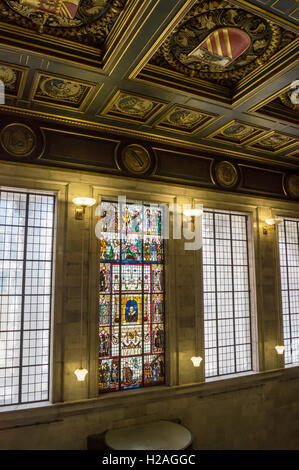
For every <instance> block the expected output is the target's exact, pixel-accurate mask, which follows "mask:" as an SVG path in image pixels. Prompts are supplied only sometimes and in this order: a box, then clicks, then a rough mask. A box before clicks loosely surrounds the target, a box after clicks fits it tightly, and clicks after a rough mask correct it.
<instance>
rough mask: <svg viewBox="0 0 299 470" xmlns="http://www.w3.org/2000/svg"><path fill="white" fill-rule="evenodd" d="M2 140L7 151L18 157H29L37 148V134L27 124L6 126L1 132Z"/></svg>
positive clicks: (0, 138) (0, 137)
mask: <svg viewBox="0 0 299 470" xmlns="http://www.w3.org/2000/svg"><path fill="white" fill-rule="evenodd" d="M0 142H1V145H2V147H3V149H4V150H5V152H7V153H8V154H9V155H12V156H13V157H18V158H23V157H29V156H31V155H32V154H33V152H34V151H35V149H36V135H35V133H34V131H33V130H32V129H31V128H30V127H28V126H26V125H25V124H19V123H13V124H8V125H7V126H5V127H4V128H3V129H2V131H1V134H0Z"/></svg>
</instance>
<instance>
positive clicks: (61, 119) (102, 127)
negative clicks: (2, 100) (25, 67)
mask: <svg viewBox="0 0 299 470" xmlns="http://www.w3.org/2000/svg"><path fill="white" fill-rule="evenodd" d="M1 110H3V111H5V112H8V113H12V114H17V115H20V116H22V117H24V116H30V117H33V118H40V119H45V120H48V121H51V122H52V123H53V122H58V123H61V124H64V125H69V126H76V127H79V128H80V127H82V128H87V129H90V130H98V131H100V132H105V133H113V134H116V135H120V136H124V137H130V138H132V131H131V130H129V129H124V128H122V127H117V126H113V125H111V124H103V123H98V122H94V121H93V122H92V121H84V120H82V119H78V118H75V117H73V118H67V117H65V116H53V114H49V113H45V112H42V111H36V110H27V109H24V108H19V107H15V106H5V105H0V111H1ZM134 138H135V139H139V138H140V139H143V140H145V141H149V142H154V143H155V144H157V143H161V144H169V145H172V146H174V145H175V146H179V147H183V148H185V149H191V150H203V151H206V152H207V153H213V155H214V154H215V153H216V154H217V153H218V154H224V155H226V156H227V154H228V153H230V155H231V156H234V157H237V158H241V159H243V160H250V161H252V160H255V161H257V162H262V163H266V164H268V165H279V166H284V167H287V168H294V169H296V170H297V169H298V165H295V164H293V163H290V162H286V161H278V160H276V159H271V158H269V157H261V156H259V155H248V153H242V152H240V151H235V150H233V149H222V148H221V147H212V146H210V145H209V146H208V145H204V144H199V143H195V142H194V143H191V142H188V141H186V140H180V139H174V138H172V137H168V136H167V137H166V136H161V135H156V134H151V133H145V132H142V131H139V130H134Z"/></svg>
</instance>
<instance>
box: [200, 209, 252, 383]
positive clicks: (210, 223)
mask: <svg viewBox="0 0 299 470" xmlns="http://www.w3.org/2000/svg"><path fill="white" fill-rule="evenodd" d="M203 279H204V338H205V375H206V377H215V376H220V375H227V374H235V373H240V372H245V371H250V370H252V352H251V351H252V346H251V308H250V284H249V266H248V237H247V215H246V214H235V213H228V212H216V211H209V210H206V211H204V215H203Z"/></svg>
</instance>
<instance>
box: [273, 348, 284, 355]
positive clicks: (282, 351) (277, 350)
mask: <svg viewBox="0 0 299 470" xmlns="http://www.w3.org/2000/svg"><path fill="white" fill-rule="evenodd" d="M275 349H276V352H277V354H283V353H284V346H275Z"/></svg>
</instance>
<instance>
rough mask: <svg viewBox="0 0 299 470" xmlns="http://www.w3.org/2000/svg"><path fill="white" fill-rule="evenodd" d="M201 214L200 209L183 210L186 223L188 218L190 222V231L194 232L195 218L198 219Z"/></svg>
mask: <svg viewBox="0 0 299 470" xmlns="http://www.w3.org/2000/svg"><path fill="white" fill-rule="evenodd" d="M202 214H203V210H202V209H184V211H183V215H184V217H185V220H186V219H187V220H186V222H188V217H190V221H191V229H192V230H193V231H194V226H195V217H200V216H201V215H202Z"/></svg>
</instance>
